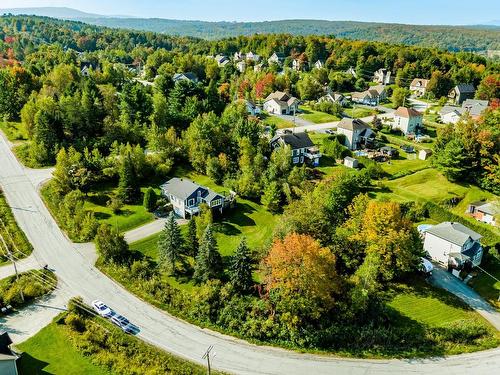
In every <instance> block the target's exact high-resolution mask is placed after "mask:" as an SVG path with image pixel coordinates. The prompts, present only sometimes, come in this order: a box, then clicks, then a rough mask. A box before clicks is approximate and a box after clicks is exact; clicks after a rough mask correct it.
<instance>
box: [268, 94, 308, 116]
mask: <svg viewBox="0 0 500 375" xmlns="http://www.w3.org/2000/svg"><path fill="white" fill-rule="evenodd" d="M299 103H300V100H299V99H297V98H296V97H293V96H291V95H290V94H287V93H286V92H282V91H276V92H273V93H271V94H269V96H268V97H267V98H266V100H265V101H264V111H266V112H268V113H273V114H277V115H290V114H295V113H296V112H297V111H298V109H299Z"/></svg>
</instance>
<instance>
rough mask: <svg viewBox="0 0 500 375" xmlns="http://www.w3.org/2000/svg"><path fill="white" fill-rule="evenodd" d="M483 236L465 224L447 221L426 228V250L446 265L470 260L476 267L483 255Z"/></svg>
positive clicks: (455, 264)
mask: <svg viewBox="0 0 500 375" xmlns="http://www.w3.org/2000/svg"><path fill="white" fill-rule="evenodd" d="M481 237H482V236H481V235H480V234H479V233H476V232H474V231H473V230H471V229H469V228H467V227H466V226H465V225H463V224H460V223H454V222H448V221H447V222H443V223H441V224H438V225H435V226H433V227H431V228H429V229H426V230H425V232H424V250H425V251H426V252H427V253H428V254H429V255H430V256H431V257H432V259H434V260H435V261H438V262H440V263H444V264H446V265H449V264H451V265H453V266H459V265H461V264H463V263H466V262H470V263H471V264H472V266H473V267H476V266H478V265H480V264H481V259H482V257H483V248H482V247H481V244H480V243H479V240H480V239H481Z"/></svg>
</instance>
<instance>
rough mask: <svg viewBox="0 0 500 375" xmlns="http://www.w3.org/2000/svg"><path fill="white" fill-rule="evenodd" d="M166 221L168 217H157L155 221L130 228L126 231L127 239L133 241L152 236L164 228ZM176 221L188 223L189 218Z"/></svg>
mask: <svg viewBox="0 0 500 375" xmlns="http://www.w3.org/2000/svg"><path fill="white" fill-rule="evenodd" d="M166 221H167V219H166V218H157V219H156V220H155V221H152V222H151V223H148V224H145V225H142V226H140V227H138V228H135V229H132V230H129V231H128V232H125V241H127V242H128V243H132V242H136V241H139V240H142V239H143V238H146V237H149V236H152V235H153V234H156V233H158V232H160V231H161V230H162V229H163V227H164V226H165V222H166ZM176 221H177V224H179V225H183V224H186V223H187V220H185V219H176Z"/></svg>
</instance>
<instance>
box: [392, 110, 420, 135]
mask: <svg viewBox="0 0 500 375" xmlns="http://www.w3.org/2000/svg"><path fill="white" fill-rule="evenodd" d="M422 126H423V115H422V113H420V112H419V111H416V110H414V109H413V108H406V107H399V108H398V109H397V110H396V112H394V122H393V124H392V128H393V129H399V130H401V131H402V132H403V133H404V134H405V135H406V134H415V133H416V132H417V129H418V128H420V127H422Z"/></svg>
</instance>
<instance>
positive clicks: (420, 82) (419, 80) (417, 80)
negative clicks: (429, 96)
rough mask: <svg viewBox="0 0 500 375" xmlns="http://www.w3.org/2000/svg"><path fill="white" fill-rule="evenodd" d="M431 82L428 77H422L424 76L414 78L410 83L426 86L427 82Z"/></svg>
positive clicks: (415, 85)
mask: <svg viewBox="0 0 500 375" xmlns="http://www.w3.org/2000/svg"><path fill="white" fill-rule="evenodd" d="M428 83H429V80H428V79H422V78H414V79H413V81H411V83H410V87H417V86H419V87H423V88H426V87H427V84H428Z"/></svg>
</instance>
